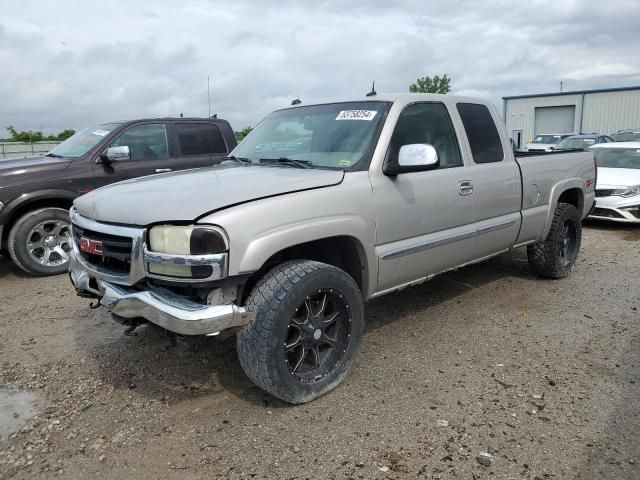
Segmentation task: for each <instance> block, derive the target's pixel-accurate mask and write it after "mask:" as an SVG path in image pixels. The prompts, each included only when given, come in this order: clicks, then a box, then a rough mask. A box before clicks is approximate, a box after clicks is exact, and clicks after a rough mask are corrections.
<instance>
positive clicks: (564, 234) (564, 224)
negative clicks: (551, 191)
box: [527, 203, 582, 278]
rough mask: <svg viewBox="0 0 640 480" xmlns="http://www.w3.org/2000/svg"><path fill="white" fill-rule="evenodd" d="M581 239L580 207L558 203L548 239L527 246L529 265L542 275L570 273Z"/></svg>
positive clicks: (566, 274) (556, 276) (563, 275)
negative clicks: (578, 208)
mask: <svg viewBox="0 0 640 480" xmlns="http://www.w3.org/2000/svg"><path fill="white" fill-rule="evenodd" d="M581 239H582V225H581V223H580V215H579V214H578V210H577V209H576V207H575V206H573V205H571V204H569V203H558V206H557V207H556V211H555V212H554V215H553V222H552V224H551V229H550V230H549V234H548V235H547V238H546V239H545V241H544V242H539V243H536V244H534V245H529V246H528V247H527V257H528V260H529V267H530V268H531V270H532V271H533V272H534V273H537V274H538V275H540V276H543V277H548V278H564V277H566V276H568V275H569V274H570V273H571V269H572V267H573V264H574V263H575V261H576V258H577V257H578V252H579V251H580V243H581Z"/></svg>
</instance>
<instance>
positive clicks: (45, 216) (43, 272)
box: [7, 207, 70, 277]
mask: <svg viewBox="0 0 640 480" xmlns="http://www.w3.org/2000/svg"><path fill="white" fill-rule="evenodd" d="M46 220H56V221H64V222H67V223H70V220H69V212H68V211H67V210H64V209H63V208H53V207H51V208H41V209H38V210H33V211H31V212H27V213H25V214H24V215H23V216H22V217H20V218H19V219H18V220H17V221H16V223H15V224H14V225H13V227H12V228H11V230H10V231H9V236H8V238H7V249H8V250H9V256H10V257H11V260H13V262H14V263H15V264H16V265H17V266H18V267H19V268H20V269H22V270H24V271H25V272H27V273H28V274H30V275H34V276H39V277H44V276H49V275H59V274H61V273H65V272H67V271H68V269H69V262H66V263H64V264H62V265H59V266H55V267H53V266H52V267H47V266H45V265H41V264H39V263H38V262H36V261H35V260H34V259H33V258H32V257H31V255H29V252H28V251H27V235H28V234H29V232H30V230H31V229H32V228H33V227H35V226H36V225H38V224H39V223H41V222H43V221H46Z"/></svg>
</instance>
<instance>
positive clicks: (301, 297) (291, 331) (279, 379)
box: [237, 260, 364, 403]
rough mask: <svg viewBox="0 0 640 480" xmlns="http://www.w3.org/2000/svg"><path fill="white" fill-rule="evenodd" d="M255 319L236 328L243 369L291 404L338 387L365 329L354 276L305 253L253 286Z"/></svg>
mask: <svg viewBox="0 0 640 480" xmlns="http://www.w3.org/2000/svg"><path fill="white" fill-rule="evenodd" d="M246 305H247V308H248V309H249V310H250V311H253V312H255V313H256V319H255V322H254V323H252V324H250V325H248V326H247V327H245V328H244V329H243V330H241V331H240V332H239V333H238V336H237V344H238V356H239V358H240V364H241V365H242V368H243V369H244V371H245V373H246V374H247V376H248V377H249V378H250V379H251V380H253V382H254V383H255V384H256V385H258V386H259V387H260V388H262V389H263V390H266V391H267V392H269V393H270V394H272V395H273V396H275V397H277V398H279V399H281V400H284V401H285V402H289V403H305V402H309V401H311V400H314V399H316V398H318V397H319V396H321V395H323V394H324V393H327V392H329V391H330V390H332V389H333V388H335V387H336V386H337V385H338V384H339V383H340V382H341V381H342V379H343V378H344V377H345V375H346V374H347V372H348V370H349V368H350V367H351V365H352V363H353V360H354V358H355V354H356V352H357V350H358V347H359V345H360V341H361V338H362V333H363V330H364V304H363V300H362V295H361V293H360V290H359V289H358V286H357V285H356V283H355V282H354V281H353V279H352V278H351V277H350V276H349V275H348V274H347V273H345V272H344V271H342V270H340V269H339V268H336V267H333V266H331V265H327V264H324V263H319V262H314V261H310V260H295V261H290V262H286V263H283V264H281V265H279V266H277V267H275V268H274V269H273V270H271V271H269V272H268V273H267V274H266V275H265V276H264V277H263V278H262V279H261V280H260V281H259V282H258V283H257V285H256V286H255V288H254V289H253V290H252V291H251V293H250V295H249V298H248V299H247V303H246Z"/></svg>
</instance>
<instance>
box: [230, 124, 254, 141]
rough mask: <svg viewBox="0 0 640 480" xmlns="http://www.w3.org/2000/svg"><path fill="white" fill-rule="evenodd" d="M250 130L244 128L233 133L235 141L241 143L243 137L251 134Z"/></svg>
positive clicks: (249, 128)
mask: <svg viewBox="0 0 640 480" xmlns="http://www.w3.org/2000/svg"><path fill="white" fill-rule="evenodd" d="M251 130H253V128H251V127H245V128H243V129H242V130H239V131H237V132H234V133H235V134H236V140H237V141H239V142H241V141H242V140H243V139H244V137H246V136H247V135H249V133H250V132H251Z"/></svg>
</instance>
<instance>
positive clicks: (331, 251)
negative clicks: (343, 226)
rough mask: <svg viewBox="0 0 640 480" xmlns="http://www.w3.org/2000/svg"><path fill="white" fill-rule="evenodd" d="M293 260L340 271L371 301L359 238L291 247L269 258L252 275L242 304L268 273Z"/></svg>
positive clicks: (339, 237)
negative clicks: (308, 261)
mask: <svg viewBox="0 0 640 480" xmlns="http://www.w3.org/2000/svg"><path fill="white" fill-rule="evenodd" d="M290 260H314V261H317V262H322V263H326V264H329V265H333V266H334V267H337V268H340V269H341V270H344V271H345V272H346V273H347V274H348V275H349V276H351V278H353V280H354V281H355V282H356V284H357V285H358V288H359V289H360V292H361V293H362V296H363V298H365V299H366V298H367V297H368V292H369V288H370V273H371V272H370V267H369V264H368V262H369V256H368V254H367V252H366V249H365V247H364V245H363V244H362V242H360V240H358V239H357V238H356V237H353V236H350V235H335V236H330V237H323V238H317V239H313V240H308V241H305V242H301V243H296V244H293V245H289V246H286V247H283V248H281V249H279V250H277V251H276V252H274V253H272V254H271V255H269V256H268V258H266V259H265V260H264V261H262V263H261V265H260V267H259V268H258V269H256V270H255V271H254V272H253V273H252V274H250V275H249V277H248V279H247V282H246V283H245V286H244V292H243V300H244V299H245V298H246V296H248V294H249V292H250V291H251V290H252V288H253V287H254V286H255V284H256V283H257V282H258V280H259V279H260V278H262V277H263V276H264V275H265V274H266V273H267V272H268V271H269V270H271V269H272V268H274V267H276V266H278V265H280V264H282V263H284V262H287V261H290Z"/></svg>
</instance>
